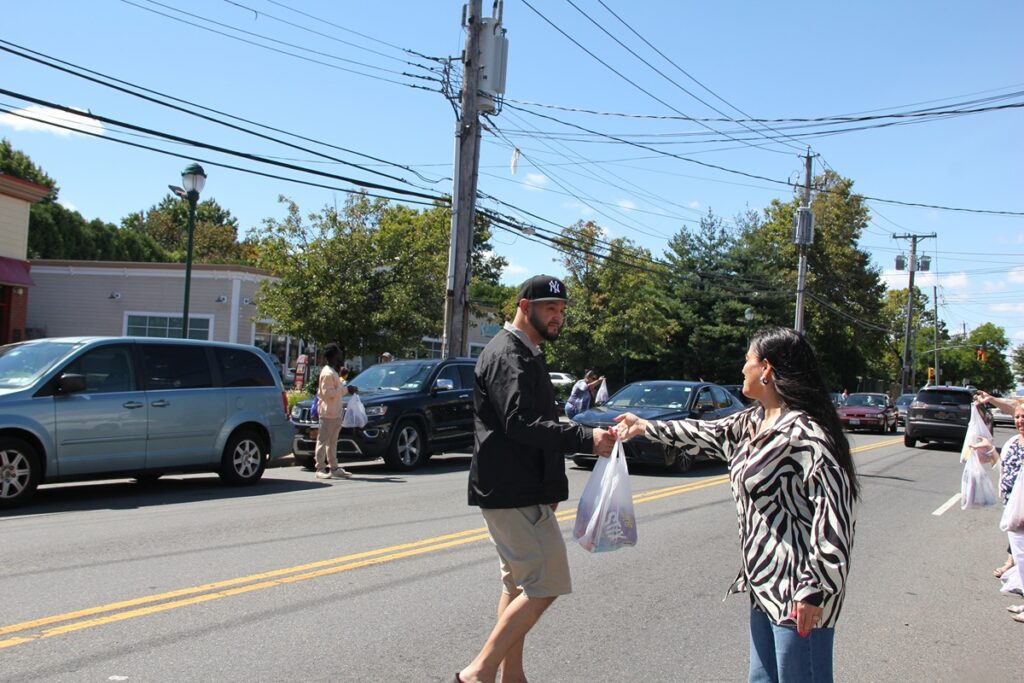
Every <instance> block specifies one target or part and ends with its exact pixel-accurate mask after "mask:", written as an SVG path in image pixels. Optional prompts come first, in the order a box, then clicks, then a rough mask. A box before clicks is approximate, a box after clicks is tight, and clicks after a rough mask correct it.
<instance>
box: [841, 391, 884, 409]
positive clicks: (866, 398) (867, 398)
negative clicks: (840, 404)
mask: <svg viewBox="0 0 1024 683" xmlns="http://www.w3.org/2000/svg"><path fill="white" fill-rule="evenodd" d="M846 405H848V406H872V407H874V408H881V407H883V406H885V396H883V395H882V394H850V397H849V398H847V399H846Z"/></svg>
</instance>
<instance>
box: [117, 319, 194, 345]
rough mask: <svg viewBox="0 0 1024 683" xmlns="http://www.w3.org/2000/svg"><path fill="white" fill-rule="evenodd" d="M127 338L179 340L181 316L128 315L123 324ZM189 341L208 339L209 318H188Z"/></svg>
mask: <svg viewBox="0 0 1024 683" xmlns="http://www.w3.org/2000/svg"><path fill="white" fill-rule="evenodd" d="M125 328H126V329H125V334H127V335H128V336H129V337H162V338H166V339H180V338H181V316H180V315H178V316H172V315H151V314H135V313H129V314H128V317H127V320H126V323H125ZM188 338H189V339H203V340H207V341H208V340H209V339H210V318H208V317H193V316H191V315H190V316H189V317H188Z"/></svg>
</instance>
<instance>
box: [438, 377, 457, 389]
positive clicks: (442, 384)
mask: <svg viewBox="0 0 1024 683" xmlns="http://www.w3.org/2000/svg"><path fill="white" fill-rule="evenodd" d="M453 389H455V382H453V381H452V380H450V379H436V380H434V391H452V390H453Z"/></svg>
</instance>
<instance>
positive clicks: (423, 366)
mask: <svg viewBox="0 0 1024 683" xmlns="http://www.w3.org/2000/svg"><path fill="white" fill-rule="evenodd" d="M435 367H437V363H380V364H379V365H374V366H373V367H371V368H367V369H366V370H364V371H363V372H360V373H359V374H358V375H356V378H355V379H353V380H350V381H349V384H353V385H355V386H357V387H359V390H360V391H368V390H373V389H392V390H394V391H400V390H406V389H411V390H414V391H415V390H417V389H419V388H420V387H422V386H423V383H424V382H426V381H427V377H428V376H429V375H430V371H431V370H433V369H434V368H435Z"/></svg>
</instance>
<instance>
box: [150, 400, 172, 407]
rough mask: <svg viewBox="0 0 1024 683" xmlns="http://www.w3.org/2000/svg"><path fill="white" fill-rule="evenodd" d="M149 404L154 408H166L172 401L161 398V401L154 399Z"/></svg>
mask: <svg viewBox="0 0 1024 683" xmlns="http://www.w3.org/2000/svg"><path fill="white" fill-rule="evenodd" d="M149 405H151V406H153V407H154V408H166V407H167V406H169V405H171V402H170V401H166V400H164V399H160V400H159V401H153V402H152V403H150V404H149Z"/></svg>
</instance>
